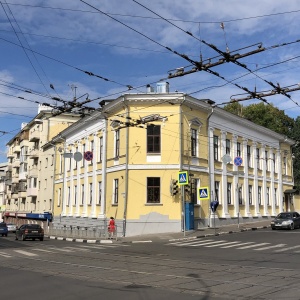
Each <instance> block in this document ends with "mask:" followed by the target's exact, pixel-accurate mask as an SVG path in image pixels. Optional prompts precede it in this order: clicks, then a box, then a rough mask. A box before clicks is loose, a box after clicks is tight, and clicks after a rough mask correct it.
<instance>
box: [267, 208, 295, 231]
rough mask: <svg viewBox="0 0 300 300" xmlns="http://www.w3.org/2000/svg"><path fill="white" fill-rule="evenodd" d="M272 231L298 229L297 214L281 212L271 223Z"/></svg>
mask: <svg viewBox="0 0 300 300" xmlns="http://www.w3.org/2000/svg"><path fill="white" fill-rule="evenodd" d="M271 227H272V229H273V230H274V229H290V230H293V229H295V228H300V215H299V214H298V213H297V212H282V213H280V214H279V215H277V217H276V218H275V219H274V220H273V221H272V222H271Z"/></svg>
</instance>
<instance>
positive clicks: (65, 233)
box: [44, 224, 119, 240]
mask: <svg viewBox="0 0 300 300" xmlns="http://www.w3.org/2000/svg"><path fill="white" fill-rule="evenodd" d="M115 228H116V229H115V231H114V232H113V234H112V235H111V236H110V233H109V232H108V227H107V225H100V226H92V227H84V226H72V225H69V226H67V225H53V224H50V225H49V226H45V227H44V232H45V234H46V235H49V236H56V237H63V238H73V239H108V238H112V239H115V240H117V239H118V236H119V234H118V226H117V225H116V226H115Z"/></svg>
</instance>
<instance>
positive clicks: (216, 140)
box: [214, 135, 219, 161]
mask: <svg viewBox="0 0 300 300" xmlns="http://www.w3.org/2000/svg"><path fill="white" fill-rule="evenodd" d="M214 160H217V161H218V160H219V137H218V136H217V135H214Z"/></svg>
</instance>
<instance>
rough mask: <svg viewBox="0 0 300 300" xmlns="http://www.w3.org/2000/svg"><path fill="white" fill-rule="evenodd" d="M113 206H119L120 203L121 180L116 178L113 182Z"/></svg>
mask: <svg viewBox="0 0 300 300" xmlns="http://www.w3.org/2000/svg"><path fill="white" fill-rule="evenodd" d="M112 196H113V197H112V204H114V205H118V203H119V179H118V178H115V179H114V181H113V194H112Z"/></svg>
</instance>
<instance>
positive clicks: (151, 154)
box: [52, 83, 294, 236]
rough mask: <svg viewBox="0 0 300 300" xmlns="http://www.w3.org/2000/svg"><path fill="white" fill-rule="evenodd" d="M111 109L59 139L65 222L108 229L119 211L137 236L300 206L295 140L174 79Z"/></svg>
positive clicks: (122, 223)
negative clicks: (178, 88) (298, 202)
mask: <svg viewBox="0 0 300 300" xmlns="http://www.w3.org/2000/svg"><path fill="white" fill-rule="evenodd" d="M101 105H102V106H101V109H99V111H96V112H94V113H93V114H92V115H91V116H89V117H85V118H83V119H82V120H80V121H78V122H77V123H75V124H73V125H72V126H70V127H68V128H67V129H66V130H64V131H63V132H61V133H60V134H59V135H57V136H56V137H55V138H54V139H53V140H52V143H55V144H56V149H57V153H56V158H57V159H56V168H55V170H56V171H55V186H54V191H55V200H54V202H55V203H54V223H55V224H61V225H66V226H68V225H72V226H85V227H89V226H100V225H101V224H105V222H106V220H107V219H109V218H110V217H111V216H112V217H114V218H115V219H116V223H117V226H118V234H122V235H126V236H130V235H140V234H148V233H161V232H179V231H183V230H189V229H193V228H194V229H197V228H201V227H206V226H211V225H212V218H213V219H214V220H215V221H216V222H217V224H226V223H237V222H238V221H239V222H251V221H253V220H257V219H260V218H262V217H271V216H274V215H276V214H277V213H278V212H280V211H282V210H291V209H293V206H292V203H293V192H294V190H293V176H292V153H291V149H290V147H291V145H292V144H293V141H292V140H290V139H287V138H286V137H284V136H282V135H279V134H277V133H275V132H273V131H271V130H268V129H266V128H263V127H261V126H258V125H256V124H254V123H252V122H249V121H248V120H245V119H242V118H240V117H238V116H235V115H232V114H230V113H228V112H226V111H224V110H223V109H221V108H218V107H214V104H213V102H212V101H210V100H199V99H196V98H193V97H191V96H188V95H185V94H182V93H169V92H168V85H167V83H165V86H164V89H163V92H160V93H154V92H149V93H145V94H125V95H123V96H121V97H119V98H118V99H116V100H113V101H106V102H105V103H101ZM180 172H182V173H180ZM176 181H177V185H178V184H180V186H177V187H176ZM186 183H188V184H186ZM174 184H175V186H174ZM181 184H182V185H181ZM176 189H177V190H178V192H177V193H176ZM213 200H218V202H219V206H218V208H217V210H216V212H215V214H214V213H213V212H212V210H211V207H210V204H211V201H213ZM238 219H239V220H238Z"/></svg>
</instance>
